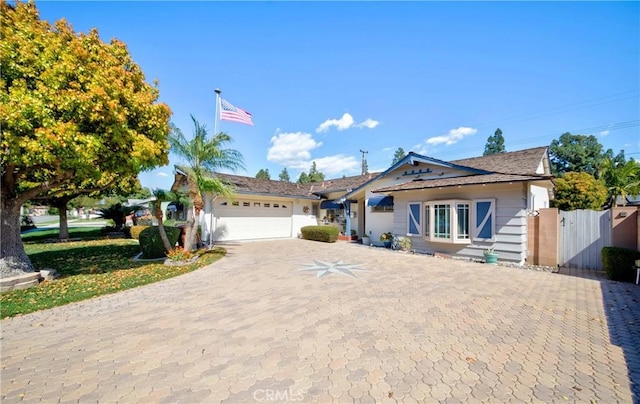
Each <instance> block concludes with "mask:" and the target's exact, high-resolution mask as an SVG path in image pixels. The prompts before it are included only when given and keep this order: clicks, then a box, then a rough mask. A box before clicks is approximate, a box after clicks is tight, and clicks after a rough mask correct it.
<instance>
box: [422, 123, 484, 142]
mask: <svg viewBox="0 0 640 404" xmlns="http://www.w3.org/2000/svg"><path fill="white" fill-rule="evenodd" d="M476 132H478V130H477V129H473V128H467V127H464V126H461V127H459V128H456V129H451V130H450V131H449V133H447V134H446V135H442V136H434V137H430V138H429V139H427V140H426V143H427V144H429V145H437V144H442V143H444V144H446V145H447V146H451V145H452V144H455V143H458V142H459V141H460V140H462V139H463V138H465V137H466V136H471V135H474V134H476Z"/></svg>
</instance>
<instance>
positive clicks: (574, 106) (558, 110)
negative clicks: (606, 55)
mask: <svg viewBox="0 0 640 404" xmlns="http://www.w3.org/2000/svg"><path fill="white" fill-rule="evenodd" d="M639 91H640V90H638V89H635V90H627V91H623V92H620V93H616V94H611V95H606V96H603V97H598V98H592V99H589V100H584V101H578V102H575V103H571V104H566V105H562V106H558V107H553V108H547V109H544V110H541V111H537V112H527V113H525V114H520V115H515V116H512V117H508V118H504V119H500V120H494V121H490V122H487V123H484V124H480V125H475V126H477V127H485V126H490V125H496V124H498V125H500V124H505V123H516V122H523V121H528V120H531V119H538V118H543V117H546V116H551V115H557V114H562V113H565V112H571V111H576V110H579V109H584V108H592V107H597V106H599V105H604V104H609V103H612V102H617V101H624V100H628V99H632V98H638V95H637V94H636V95H632V96H627V97H622V98H613V99H610V98H612V97H618V96H621V95H626V94H631V93H638V92H639ZM607 99H608V100H607ZM605 100H606V101H605ZM594 101H602V102H598V103H593V102H594ZM583 104H590V105H583Z"/></svg>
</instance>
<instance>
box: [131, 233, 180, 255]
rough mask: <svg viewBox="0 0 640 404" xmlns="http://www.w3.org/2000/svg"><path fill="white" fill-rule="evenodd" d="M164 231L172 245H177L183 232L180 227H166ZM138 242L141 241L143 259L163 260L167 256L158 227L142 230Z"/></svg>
mask: <svg viewBox="0 0 640 404" xmlns="http://www.w3.org/2000/svg"><path fill="white" fill-rule="evenodd" d="M164 230H165V231H166V232H167V237H168V238H169V242H170V243H171V245H172V246H174V245H176V243H177V242H178V238H179V237H180V232H181V230H180V229H179V228H178V227H165V228H164ZM138 240H139V241H140V248H142V258H147V259H148V258H162V257H164V256H166V252H165V250H164V244H162V238H161V237H160V231H159V230H158V226H151V227H148V228H146V229H144V230H142V233H140V237H139V239H138Z"/></svg>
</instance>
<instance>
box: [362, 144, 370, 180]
mask: <svg viewBox="0 0 640 404" xmlns="http://www.w3.org/2000/svg"><path fill="white" fill-rule="evenodd" d="M360 153H362V175H365V174H366V173H367V171H369V170H368V167H367V160H366V159H365V158H364V155H365V154H367V153H369V152H368V151H365V150H362V149H360Z"/></svg>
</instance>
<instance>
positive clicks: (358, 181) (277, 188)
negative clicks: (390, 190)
mask: <svg viewBox="0 0 640 404" xmlns="http://www.w3.org/2000/svg"><path fill="white" fill-rule="evenodd" d="M176 168H177V169H178V170H180V171H182V172H185V169H184V168H183V167H180V166H176ZM213 175H215V176H217V177H219V178H221V179H223V180H225V181H227V182H229V183H231V184H233V185H234V186H235V191H234V192H237V193H240V194H264V195H281V196H293V197H298V198H311V199H318V198H319V195H322V194H326V193H330V192H340V191H346V190H348V189H353V188H357V187H359V186H360V185H362V184H364V183H365V182H367V181H369V180H370V179H372V178H374V177H375V176H377V175H378V173H371V174H367V175H355V176H352V177H345V178H336V179H331V180H326V181H318V182H311V183H308V184H298V183H295V182H286V181H275V180H267V179H261V178H254V177H245V176H241V175H233V174H223V173H214V174H213Z"/></svg>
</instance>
